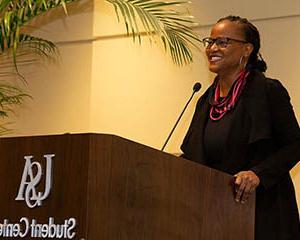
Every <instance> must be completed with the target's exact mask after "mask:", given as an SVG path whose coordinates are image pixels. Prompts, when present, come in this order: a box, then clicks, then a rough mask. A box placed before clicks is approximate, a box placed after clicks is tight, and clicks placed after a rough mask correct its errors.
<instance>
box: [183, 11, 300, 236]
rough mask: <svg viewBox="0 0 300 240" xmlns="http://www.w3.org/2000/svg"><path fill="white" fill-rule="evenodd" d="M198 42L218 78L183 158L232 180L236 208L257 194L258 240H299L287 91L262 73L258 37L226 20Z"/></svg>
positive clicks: (299, 142)
mask: <svg viewBox="0 0 300 240" xmlns="http://www.w3.org/2000/svg"><path fill="white" fill-rule="evenodd" d="M203 43H204V45H205V47H206V55H207V58H208V62H209V70H210V71H211V72H214V73H216V74H217V76H216V78H215V81H214V83H213V84H212V85H211V86H210V87H209V88H208V90H207V91H206V92H205V93H204V94H203V96H202V97H201V98H200V99H199V101H198V103H197V106H196V111H195V114H194V116H193V120H192V122H191V125H190V128H189V130H188V132H187V135H186V137H185V139H184V141H183V144H182V146H181V148H182V151H183V157H185V158H187V159H191V160H193V161H196V162H199V163H202V164H205V165H208V166H210V167H212V168H215V169H218V170H221V171H224V172H227V173H229V174H232V175H234V176H235V186H236V195H235V199H236V201H237V202H240V203H245V202H246V201H247V199H248V198H249V196H250V195H251V193H253V192H254V191H256V219H255V221H256V222H255V239H256V240H263V239H264V240H265V239H272V240H283V239H284V240H299V239H300V224H299V215H298V209H297V204H296V200H295V192H294V188H293V184H292V181H291V178H290V175H289V171H290V170H291V168H292V167H293V166H294V165H295V164H296V163H297V162H298V161H299V159H300V131H299V126H298V123H297V120H296V118H295V115H294V112H293V108H292V106H291V104H290V98H289V95H288V93H287V91H286V89H285V88H284V87H283V86H282V85H281V83H280V82H279V81H278V80H274V79H270V78H266V77H265V76H264V74H263V72H265V70H266V68H267V67H266V63H265V62H264V61H263V59H262V58H261V55H260V54H259V49H260V36H259V32H258V30H257V29H256V27H255V26H254V25H253V24H251V23H250V22H249V21H248V20H247V19H244V18H240V17H238V16H228V17H225V18H222V19H220V20H219V21H218V22H217V23H216V24H215V25H214V26H213V28H212V30H211V36H210V37H209V38H205V39H203Z"/></svg>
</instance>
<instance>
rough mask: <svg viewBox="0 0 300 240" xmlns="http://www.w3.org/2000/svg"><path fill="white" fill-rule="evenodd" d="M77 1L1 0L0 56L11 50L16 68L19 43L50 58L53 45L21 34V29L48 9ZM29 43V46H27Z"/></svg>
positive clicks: (64, 6) (53, 48)
mask: <svg viewBox="0 0 300 240" xmlns="http://www.w3.org/2000/svg"><path fill="white" fill-rule="evenodd" d="M75 1H78V0H35V1H33V0H2V1H1V4H0V54H1V53H3V52H4V51H6V50H8V49H12V55H13V62H14V66H15V68H16V70H17V71H18V68H17V56H16V53H17V48H18V46H19V44H20V43H24V44H28V46H29V47H31V48H33V49H35V50H36V52H37V53H39V54H43V55H45V56H51V55H52V54H53V53H55V52H56V51H55V45H54V44H53V43H52V42H51V41H49V40H44V39H41V38H36V37H33V36H29V35H26V34H23V33H21V28H22V27H23V26H24V25H25V24H27V23H28V22H30V21H31V20H32V19H34V18H36V17H37V16H39V15H42V14H44V13H46V12H48V11H49V10H50V9H53V8H57V7H60V6H61V7H63V9H64V10H65V12H67V9H66V4H67V3H71V2H75ZM29 43H30V44H29Z"/></svg>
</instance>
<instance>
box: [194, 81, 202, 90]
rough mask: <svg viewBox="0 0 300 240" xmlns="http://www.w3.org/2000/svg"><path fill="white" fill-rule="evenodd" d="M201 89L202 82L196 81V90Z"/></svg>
mask: <svg viewBox="0 0 300 240" xmlns="http://www.w3.org/2000/svg"><path fill="white" fill-rule="evenodd" d="M200 89H201V83H199V82H196V83H195V85H194V87H193V90H194V92H198V91H199V90H200Z"/></svg>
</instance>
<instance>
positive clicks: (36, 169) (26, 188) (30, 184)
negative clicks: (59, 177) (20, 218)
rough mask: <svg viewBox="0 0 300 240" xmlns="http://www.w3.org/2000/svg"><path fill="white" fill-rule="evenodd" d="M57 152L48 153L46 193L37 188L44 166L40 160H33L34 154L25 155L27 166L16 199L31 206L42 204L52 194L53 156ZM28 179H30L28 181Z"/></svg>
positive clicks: (46, 156)
mask: <svg viewBox="0 0 300 240" xmlns="http://www.w3.org/2000/svg"><path fill="white" fill-rule="evenodd" d="M54 156H55V154H46V155H44V157H45V158H46V180H45V191H44V193H42V192H39V191H38V190H37V186H38V184H39V183H40V181H41V178H42V176H43V171H42V166H41V164H40V163H39V162H32V161H31V160H32V158H33V156H25V157H24V159H25V160H26V161H25V166H24V170H23V175H22V180H21V184H20V187H19V192H18V195H17V197H16V198H15V200H16V201H24V200H25V202H26V204H27V206H28V207H29V208H34V207H36V206H42V201H44V200H45V199H46V198H47V197H48V196H49V194H50V190H51V187H52V158H53V157H54ZM27 180H28V181H27Z"/></svg>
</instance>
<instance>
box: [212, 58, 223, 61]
mask: <svg viewBox="0 0 300 240" xmlns="http://www.w3.org/2000/svg"><path fill="white" fill-rule="evenodd" d="M219 60H221V57H211V61H219Z"/></svg>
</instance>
